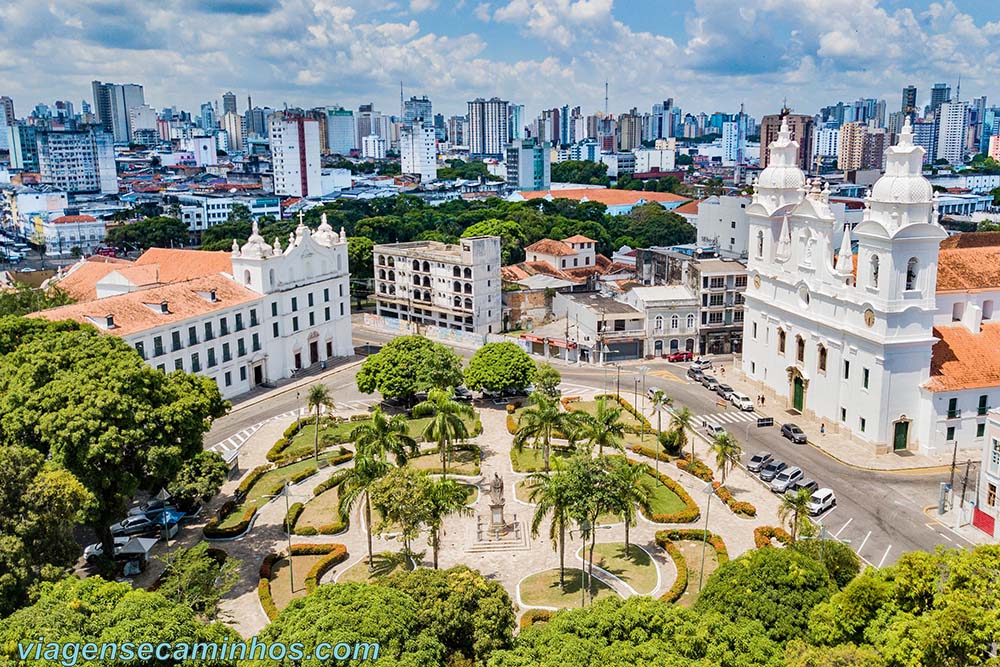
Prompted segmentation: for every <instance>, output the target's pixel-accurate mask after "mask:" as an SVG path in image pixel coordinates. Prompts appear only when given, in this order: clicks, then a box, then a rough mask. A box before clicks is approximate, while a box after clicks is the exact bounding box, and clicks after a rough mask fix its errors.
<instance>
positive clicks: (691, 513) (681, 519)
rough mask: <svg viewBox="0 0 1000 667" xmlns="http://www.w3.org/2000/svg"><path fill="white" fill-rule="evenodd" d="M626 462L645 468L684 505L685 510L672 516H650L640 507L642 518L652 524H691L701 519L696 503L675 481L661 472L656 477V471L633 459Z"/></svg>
mask: <svg viewBox="0 0 1000 667" xmlns="http://www.w3.org/2000/svg"><path fill="white" fill-rule="evenodd" d="M628 462H629V463H631V464H632V465H641V466H643V467H645V468H646V473H647V474H649V476H650V477H652V478H653V479H658V480H660V481H661V482H663V485H664V486H666V487H667V488H668V489H670V490H671V491H673V492H674V493H675V494H677V497H678V498H680V499H681V502H682V503H684V505H685V509H683V510H681V511H680V512H674V513H672V514H652V513H650V512H648V511H647V510H645V509H643V508H641V507H640V508H639V509H640V511H641V512H642V515H643V516H644V517H646V518H647V519H649V520H650V521H652V522H653V523H691V522H693V521H697V520H698V519H699V518H700V517H701V510H699V509H698V505H697V503H695V502H694V500H693V499H692V498H691V496H690V495H689V494H688V492H687V491H685V490H684V487H682V486H681V485H680V484H679V483H678V482H677V480H675V479H672V478H670V477H667V476H666V475H664V474H663V473H662V472H661V473H660V474H659V475H657V474H656V471H655V470H654V469H653V468H651V467H650V466H649V464H647V463H640V462H638V461H635V460H634V459H628Z"/></svg>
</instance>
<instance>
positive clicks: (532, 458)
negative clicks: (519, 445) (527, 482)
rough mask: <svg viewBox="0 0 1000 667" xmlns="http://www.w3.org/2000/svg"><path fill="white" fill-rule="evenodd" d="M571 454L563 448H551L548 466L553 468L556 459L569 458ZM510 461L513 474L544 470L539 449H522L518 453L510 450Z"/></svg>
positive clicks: (542, 458) (543, 462)
mask: <svg viewBox="0 0 1000 667" xmlns="http://www.w3.org/2000/svg"><path fill="white" fill-rule="evenodd" d="M572 455H573V453H572V452H571V451H570V450H568V449H565V448H559V447H552V448H551V450H550V452H549V466H550V467H554V466H555V461H556V459H560V458H569V457H570V456H572ZM510 461H511V463H512V464H513V466H514V471H515V472H541V471H542V470H544V469H545V461H544V457H543V456H542V450H541V449H535V448H534V447H524V448H523V449H521V451H520V452H518V451H516V450H514V449H511V450H510Z"/></svg>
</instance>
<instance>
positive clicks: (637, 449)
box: [628, 445, 674, 463]
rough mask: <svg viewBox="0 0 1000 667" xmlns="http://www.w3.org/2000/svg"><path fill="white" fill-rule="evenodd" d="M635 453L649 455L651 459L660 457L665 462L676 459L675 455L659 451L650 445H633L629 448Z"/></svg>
mask: <svg viewBox="0 0 1000 667" xmlns="http://www.w3.org/2000/svg"><path fill="white" fill-rule="evenodd" d="M628 450H629V451H630V452H632V453H633V454H641V455H642V456H647V457H649V458H651V459H655V458H659V459H660V460H661V461H663V462H664V463H670V462H671V461H673V460H674V457H672V456H670V454H667V453H666V452H657V451H655V450H653V449H650V448H649V447H644V446H642V445H632V446H631V447H629V448H628Z"/></svg>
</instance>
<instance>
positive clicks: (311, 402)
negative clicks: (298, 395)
mask: <svg viewBox="0 0 1000 667" xmlns="http://www.w3.org/2000/svg"><path fill="white" fill-rule="evenodd" d="M306 405H307V406H308V407H309V409H310V410H313V411H315V412H316V422H315V426H316V432H315V433H314V434H313V460H314V461H315V462H316V467H317V468H319V413H320V410H322V409H323V408H324V407H326V408H328V409H333V398H331V397H330V390H329V389H328V388H327V386H326V385H325V384H323V383H322V382H319V383H316V384H314V385H312V386H311V387H309V393H307V394H306Z"/></svg>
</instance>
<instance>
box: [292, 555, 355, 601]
mask: <svg viewBox="0 0 1000 667" xmlns="http://www.w3.org/2000/svg"><path fill="white" fill-rule="evenodd" d="M318 554H326V556H325V557H324V558H321V559H319V560H318V561H316V564H315V565H313V566H312V568H311V569H310V570H309V572H307V573H306V593H312V592H313V591H314V590H316V586H318V585H319V584H318V583H317V582H318V581H319V580H320V578H322V576H323V575H324V574H326V573H327V572H329V570H330V568H332V567H333V566H334V565H336V564H338V563H342V562H344V561H345V560H347V555H348V554H347V547H345V546H344V545H343V544H293V545H292V553H291V555H292V556H315V555H318Z"/></svg>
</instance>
